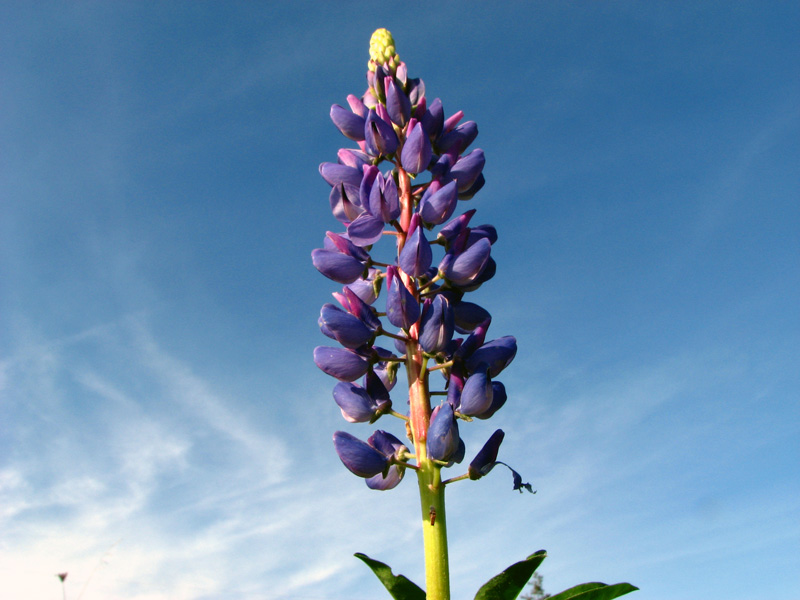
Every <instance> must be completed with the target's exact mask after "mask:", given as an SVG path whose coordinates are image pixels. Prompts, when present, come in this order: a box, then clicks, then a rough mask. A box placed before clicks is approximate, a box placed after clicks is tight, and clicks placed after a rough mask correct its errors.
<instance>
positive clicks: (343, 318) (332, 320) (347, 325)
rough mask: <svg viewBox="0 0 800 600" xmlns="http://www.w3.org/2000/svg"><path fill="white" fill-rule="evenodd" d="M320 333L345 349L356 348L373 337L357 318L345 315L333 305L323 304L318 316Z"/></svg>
mask: <svg viewBox="0 0 800 600" xmlns="http://www.w3.org/2000/svg"><path fill="white" fill-rule="evenodd" d="M319 326H320V329H322V333H324V334H325V335H327V336H328V337H330V338H333V339H335V340H336V341H337V342H339V343H340V344H341V345H342V346H344V347H345V348H352V349H355V348H358V347H359V346H363V345H364V344H366V343H367V342H368V341H369V340H370V339H372V337H373V336H374V335H375V332H374V330H371V329H370V328H368V327H367V326H366V325H365V324H364V323H363V322H362V321H361V319H359V318H358V317H355V316H353V315H351V314H350V313H346V312H345V311H343V310H342V309H341V308H338V307H337V306H334V305H333V304H325V305H324V306H323V307H322V310H321V311H320V315H319Z"/></svg>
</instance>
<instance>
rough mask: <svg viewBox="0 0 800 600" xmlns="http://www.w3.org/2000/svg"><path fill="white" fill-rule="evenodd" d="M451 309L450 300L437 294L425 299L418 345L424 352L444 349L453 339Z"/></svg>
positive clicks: (432, 352) (431, 352)
mask: <svg viewBox="0 0 800 600" xmlns="http://www.w3.org/2000/svg"><path fill="white" fill-rule="evenodd" d="M453 328H454V324H453V311H452V309H451V308H450V302H449V301H448V300H447V298H445V297H444V296H442V295H441V294H437V295H436V297H434V299H433V300H432V301H431V300H426V301H425V306H424V307H423V309H422V318H421V319H420V333H419V345H420V346H422V349H423V350H424V351H425V352H428V353H430V354H435V353H436V352H440V351H442V350H444V348H445V347H446V346H447V344H449V343H450V340H452V339H453Z"/></svg>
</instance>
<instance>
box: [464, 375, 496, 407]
mask: <svg viewBox="0 0 800 600" xmlns="http://www.w3.org/2000/svg"><path fill="white" fill-rule="evenodd" d="M487 370H488V368H484V369H482V370H479V371H476V372H475V373H473V374H472V375H470V376H469V377H468V378H467V380H466V381H465V382H464V389H463V390H461V404H460V406H459V407H458V412H460V413H461V414H462V415H466V416H468V417H474V416H476V415H480V414H482V413H484V412H486V411H487V410H488V409H489V407H490V406H491V405H492V395H493V393H494V390H493V389H492V382H491V380H490V379H489V376H488V373H487Z"/></svg>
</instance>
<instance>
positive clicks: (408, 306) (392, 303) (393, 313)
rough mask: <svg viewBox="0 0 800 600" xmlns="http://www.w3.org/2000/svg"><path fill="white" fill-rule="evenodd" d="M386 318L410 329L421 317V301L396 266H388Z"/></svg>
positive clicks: (396, 324) (393, 323)
mask: <svg viewBox="0 0 800 600" xmlns="http://www.w3.org/2000/svg"><path fill="white" fill-rule="evenodd" d="M386 280H387V285H388V286H389V287H388V290H387V294H386V318H387V319H389V322H390V323H391V324H392V325H394V326H395V327H401V328H403V329H408V328H409V327H411V325H413V324H414V323H416V322H417V319H419V303H418V302H417V301H416V300H415V299H414V296H413V295H412V294H411V292H409V291H408V288H406V286H405V285H404V284H403V282H402V280H401V279H400V276H399V275H398V274H397V269H396V268H395V267H387V269H386Z"/></svg>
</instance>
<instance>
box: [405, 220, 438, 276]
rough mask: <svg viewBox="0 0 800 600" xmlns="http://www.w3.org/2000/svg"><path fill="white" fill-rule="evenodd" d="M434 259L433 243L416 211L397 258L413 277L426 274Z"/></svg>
mask: <svg viewBox="0 0 800 600" xmlns="http://www.w3.org/2000/svg"><path fill="white" fill-rule="evenodd" d="M432 261H433V252H432V250H431V245H430V243H428V240H427V239H426V238H425V234H424V233H423V232H422V227H421V222H420V216H419V214H418V213H414V215H413V216H412V217H411V223H410V224H409V226H408V237H407V238H406V243H405V245H404V246H403V250H402V251H401V252H400V256H399V257H398V259H397V264H398V265H399V266H400V268H401V269H403V271H405V272H406V273H408V274H409V275H411V276H412V277H419V276H420V275H424V274H425V273H426V272H427V271H428V269H429V268H430V266H431V262H432Z"/></svg>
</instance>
